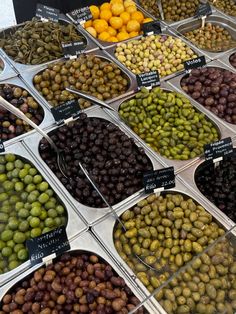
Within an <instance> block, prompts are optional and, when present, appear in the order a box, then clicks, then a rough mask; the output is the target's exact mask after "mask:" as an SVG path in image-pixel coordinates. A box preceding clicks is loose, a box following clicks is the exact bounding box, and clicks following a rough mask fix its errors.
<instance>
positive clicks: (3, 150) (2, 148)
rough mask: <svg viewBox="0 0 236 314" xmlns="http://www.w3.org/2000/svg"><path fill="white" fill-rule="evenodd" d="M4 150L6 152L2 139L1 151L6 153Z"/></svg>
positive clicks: (0, 142)
mask: <svg viewBox="0 0 236 314" xmlns="http://www.w3.org/2000/svg"><path fill="white" fill-rule="evenodd" d="M4 152H5V147H4V144H3V141H2V139H0V153H4Z"/></svg>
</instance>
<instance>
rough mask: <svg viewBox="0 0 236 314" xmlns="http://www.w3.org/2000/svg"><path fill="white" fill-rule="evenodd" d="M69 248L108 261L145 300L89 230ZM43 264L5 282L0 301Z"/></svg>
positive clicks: (151, 310)
mask: <svg viewBox="0 0 236 314" xmlns="http://www.w3.org/2000/svg"><path fill="white" fill-rule="evenodd" d="M70 247H71V248H70V250H69V251H67V252H69V253H70V252H71V253H73V252H76V251H77V252H80V251H81V252H89V253H94V254H97V255H98V256H99V257H100V258H102V259H103V260H104V261H106V262H107V263H109V265H110V266H111V267H112V268H113V270H114V271H115V272H116V273H117V274H118V275H119V276H120V277H122V278H123V279H124V280H125V283H126V284H127V286H128V287H129V288H130V289H131V290H132V292H133V294H134V295H135V296H136V297H137V298H138V299H139V300H140V301H141V302H142V301H144V300H145V295H144V294H143V292H142V290H140V288H139V286H138V285H137V284H135V283H134V282H132V280H130V278H129V277H128V276H126V273H125V272H124V271H123V269H122V268H120V267H119V266H117V264H116V263H115V262H114V261H113V259H112V258H111V257H110V256H109V254H108V253H107V252H106V251H105V250H104V248H103V247H102V246H101V244H100V243H99V242H98V241H97V239H96V238H95V237H94V235H93V234H91V233H90V232H89V231H86V232H83V233H81V234H80V235H78V236H76V237H75V238H73V239H71V241H70ZM42 266H45V264H44V263H40V264H37V265H35V266H33V267H32V268H31V269H28V270H27V271H26V272H24V273H23V274H20V275H19V276H18V277H17V278H14V279H13V280H12V281H11V282H9V283H7V284H6V285H5V286H4V287H3V288H2V289H1V293H0V302H1V300H2V299H3V297H4V295H5V294H6V293H7V292H8V291H9V289H11V288H12V287H13V286H14V285H15V284H17V283H18V282H19V281H21V280H24V278H26V277H28V276H30V275H31V274H33V272H35V271H36V270H37V269H39V268H40V267H42ZM144 307H145V308H146V310H147V311H148V313H149V314H156V313H155V310H154V308H153V305H152V304H151V302H147V303H146V302H145V305H144Z"/></svg>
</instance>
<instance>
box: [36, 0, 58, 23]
mask: <svg viewBox="0 0 236 314" xmlns="http://www.w3.org/2000/svg"><path fill="white" fill-rule="evenodd" d="M59 14H60V11H59V10H58V9H55V8H51V7H48V6H46V5H43V4H41V3H38V4H37V7H36V14H35V15H36V17H39V18H40V19H42V20H51V21H53V22H58V20H59Z"/></svg>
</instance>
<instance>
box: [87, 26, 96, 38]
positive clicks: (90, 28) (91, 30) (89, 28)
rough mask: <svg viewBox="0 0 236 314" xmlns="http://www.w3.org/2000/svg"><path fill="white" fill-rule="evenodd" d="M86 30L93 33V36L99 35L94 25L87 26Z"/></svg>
mask: <svg viewBox="0 0 236 314" xmlns="http://www.w3.org/2000/svg"><path fill="white" fill-rule="evenodd" d="M86 31H87V32H89V34H91V35H92V36H93V37H95V38H96V37H97V32H96V30H95V28H94V27H91V26H90V27H87V28H86Z"/></svg>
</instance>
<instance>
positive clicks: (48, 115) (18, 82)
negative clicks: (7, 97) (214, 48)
mask: <svg viewBox="0 0 236 314" xmlns="http://www.w3.org/2000/svg"><path fill="white" fill-rule="evenodd" d="M4 84H10V85H16V86H19V87H22V88H24V89H25V90H27V91H28V92H29V93H30V94H31V96H32V97H34V99H35V100H36V101H37V103H38V104H39V105H40V107H41V108H42V110H43V112H44V118H43V121H42V122H41V124H40V125H39V127H40V128H41V129H45V128H46V127H47V126H48V125H49V124H52V123H53V121H54V119H53V117H52V115H51V112H50V111H49V110H48V109H47V108H46V107H45V106H44V104H43V103H42V102H41V100H40V99H39V98H38V97H37V95H34V94H33V93H32V92H31V90H30V88H29V87H28V86H27V85H26V84H25V83H24V82H23V81H22V80H21V79H20V78H19V77H14V78H11V79H7V80H3V81H0V85H4ZM34 132H36V131H35V130H33V129H32V130H31V131H29V132H27V133H23V134H21V135H19V136H16V137H14V138H12V139H10V140H7V141H5V142H4V145H6V143H8V142H9V143H17V142H19V141H20V140H22V139H23V138H25V137H27V136H28V135H29V134H32V133H34Z"/></svg>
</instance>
